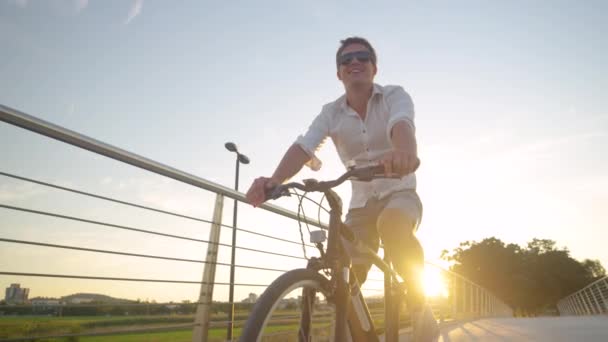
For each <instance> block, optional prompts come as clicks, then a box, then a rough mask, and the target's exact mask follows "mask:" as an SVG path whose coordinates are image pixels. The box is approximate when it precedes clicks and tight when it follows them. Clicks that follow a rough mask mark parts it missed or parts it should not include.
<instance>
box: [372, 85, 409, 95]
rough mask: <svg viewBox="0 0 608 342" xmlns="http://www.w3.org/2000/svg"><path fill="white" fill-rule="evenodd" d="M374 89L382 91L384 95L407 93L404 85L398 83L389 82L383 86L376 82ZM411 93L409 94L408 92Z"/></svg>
mask: <svg viewBox="0 0 608 342" xmlns="http://www.w3.org/2000/svg"><path fill="white" fill-rule="evenodd" d="M374 89H375V90H376V91H377V92H379V93H382V94H383V95H391V94H394V93H406V94H408V93H407V91H406V90H405V89H404V88H403V86H400V85H397V84H387V85H384V86H381V85H379V84H374ZM408 95H409V94H408Z"/></svg>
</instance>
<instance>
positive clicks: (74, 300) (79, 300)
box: [65, 296, 93, 304]
mask: <svg viewBox="0 0 608 342" xmlns="http://www.w3.org/2000/svg"><path fill="white" fill-rule="evenodd" d="M65 301H66V302H67V303H69V304H88V303H91V302H92V301H93V298H91V297H86V296H82V297H78V296H73V297H70V298H66V299H65Z"/></svg>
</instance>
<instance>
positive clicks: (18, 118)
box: [0, 105, 605, 341]
mask: <svg viewBox="0 0 608 342" xmlns="http://www.w3.org/2000/svg"><path fill="white" fill-rule="evenodd" d="M0 121H4V122H7V123H9V124H12V125H14V126H18V127H21V128H24V129H26V130H29V131H32V132H36V133H39V134H41V135H44V136H46V137H50V138H53V139H56V140H59V141H62V142H65V143H68V144H71V145H74V146H77V147H79V148H82V149H85V150H88V151H91V152H94V153H96V154H100V155H103V156H106V157H109V158H112V159H115V160H118V161H121V162H123V163H126V164H130V165H133V166H135V167H138V168H141V169H144V170H147V171H150V172H153V173H155V174H158V175H162V176H165V177H168V178H171V179H174V180H177V181H179V182H182V183H184V184H188V185H191V186H194V187H197V188H199V189H202V190H206V191H209V192H211V193H215V194H217V195H216V196H217V198H216V210H217V209H218V203H223V197H224V196H225V197H228V198H232V199H235V200H237V201H241V202H242V201H244V200H245V198H244V195H243V194H242V193H239V192H236V191H234V190H232V189H229V188H227V187H224V186H222V185H219V184H215V183H213V182H210V181H207V180H205V179H202V178H199V177H197V176H194V175H192V174H188V173H186V172H183V171H180V170H177V169H174V168H172V167H169V166H167V165H164V164H161V163H158V162H155V161H153V160H150V159H147V158H144V157H142V156H139V155H136V154H133V153H130V152H128V151H125V150H122V149H120V148H117V147H114V146H111V145H108V144H105V143H103V142H100V141H97V140H95V139H92V138H90V137H87V136H84V135H81V134H79V133H76V132H74V131H70V130H67V129H65V128H63V127H60V126H57V125H54V124H52V123H49V122H46V121H43V120H40V119H38V118H35V117H33V116H30V115H27V114H25V113H22V112H19V111H17V110H14V109H11V108H8V107H5V106H2V105H0ZM4 171H5V170H0V177H4V178H10V179H13V180H16V181H19V182H26V183H31V184H36V185H37V186H42V187H47V188H51V189H54V190H59V191H61V192H66V193H71V194H76V195H77V196H85V197H87V198H94V199H96V200H101V201H104V202H108V203H112V204H118V205H121V206H127V207H130V208H136V209H137V210H145V211H148V212H153V213H158V214H162V215H169V216H172V217H177V218H180V219H185V220H188V221H192V222H196V223H204V224H210V225H211V227H212V231H213V229H214V227H215V228H217V229H218V233H217V234H218V235H219V230H223V229H236V230H237V231H239V232H242V233H245V234H251V235H253V236H256V237H258V238H261V239H266V240H268V241H272V242H274V243H280V244H285V245H298V246H301V245H302V242H301V241H295V240H291V239H285V238H281V237H277V236H273V235H270V234H264V233H260V231H259V229H255V228H253V227H247V228H248V229H244V228H243V227H241V226H240V225H239V226H237V227H232V225H225V224H222V222H221V208H222V205H221V204H220V205H219V209H220V210H219V215H216V214H217V213H214V218H213V219H211V220H209V219H204V218H200V217H195V216H190V215H184V214H181V213H176V212H171V211H167V210H161V209H158V208H154V207H151V206H145V205H142V204H138V203H131V202H128V201H123V200H120V199H117V198H112V197H108V196H102V195H99V194H95V193H92V192H87V191H83V190H80V189H76V188H75V187H68V186H60V185H57V184H52V183H50V182H44V181H41V180H37V179H33V178H28V177H24V176H22V175H16V174H13V173H10V172H4ZM261 208H263V209H265V210H266V211H269V212H272V213H274V214H278V215H280V216H283V217H286V218H288V219H292V220H298V218H301V215H299V214H298V213H295V212H292V211H288V210H286V209H284V208H281V207H279V206H276V205H271V204H264V205H262V206H261ZM0 210H8V211H13V212H19V213H27V214H30V215H37V216H42V217H49V218H54V219H61V220H66V221H70V222H76V223H84V224H90V225H95V226H100V227H104V228H109V229H113V230H117V231H128V232H131V233H136V234H141V235H142V236H144V235H145V236H150V237H162V238H167V239H173V240H176V241H186V242H194V243H200V244H204V245H206V246H207V258H206V259H205V260H200V259H193V258H183V257H182V258H178V257H173V256H169V255H156V254H146V253H134V252H129V251H124V250H113V249H103V248H92V247H85V246H77V245H71V244H65V243H59V242H53V243H50V242H42V241H35V239H29V238H28V239H14V238H7V237H5V236H0V243H2V244H16V245H23V246H34V247H36V248H52V249H61V250H67V251H74V252H78V253H81V252H84V253H97V254H104V255H117V256H123V257H131V258H142V259H149V260H165V261H173V262H180V263H191V264H203V265H204V266H205V267H212V268H211V269H210V270H208V269H207V268H206V269H205V271H204V274H205V275H204V277H203V281H195V280H185V279H154V278H140V277H126V276H96V275H84V274H55V273H52V272H49V273H37V272H27V270H0V275H4V276H19V277H45V278H63V279H89V280H97V281H127V282H143V283H172V284H194V285H200V286H201V297H200V298H199V300H198V302H194V303H190V304H192V305H196V306H197V307H198V309H199V310H200V309H201V307H203V306H205V307H206V308H207V310H208V309H209V306H210V305H211V299H212V298H211V297H212V292H213V286H240V287H253V288H257V289H259V291H260V292H261V291H263V288H264V287H266V286H267V285H268V284H265V283H258V282H256V281H246V282H238V283H236V282H235V283H230V282H218V281H215V278H214V274H215V266H226V267H230V266H234V267H236V268H237V270H245V269H250V270H255V271H260V272H274V274H277V273H281V272H285V271H286V269H284V268H286V267H284V268H282V267H267V266H268V265H252V264H249V265H244V264H235V265H231V264H230V263H222V262H219V261H217V248H219V247H223V248H232V247H234V248H236V249H238V250H241V251H245V252H248V253H249V252H250V253H256V254H264V255H271V256H273V257H278V258H283V259H284V260H294V261H296V260H297V261H299V262H300V261H301V267H303V266H304V265H305V258H303V257H302V256H301V255H295V254H292V253H281V252H278V251H277V250H276V249H273V248H255V246H242V245H235V246H232V244H226V243H221V242H220V241H219V237H215V238H213V237H212V235H213V234H211V233H210V238H209V239H201V238H194V237H191V236H187V235H180V234H177V233H175V234H173V233H166V232H162V231H158V230H153V229H149V228H146V227H139V226H134V225H123V224H116V223H111V222H106V221H102V220H93V219H91V218H88V217H85V216H81V215H67V214H65V213H61V212H55V211H52V210H39V209H35V208H26V207H23V206H17V205H9V204H6V203H0ZM306 221H307V222H308V224H310V225H314V226H317V227H321V228H326V225H324V224H323V223H321V222H320V218H319V219H312V218H308V217H306ZM293 222H294V223H295V221H293ZM256 228H257V227H256ZM294 236H297V234H296V235H294ZM306 248H308V249H310V250H312V251H314V248H313V247H312V246H310V245H306ZM297 250H298V251H300V252H301V251H302V249H301V248H299V249H297ZM214 253H215V254H214ZM276 264H280V263H275V264H273V265H271V266H274V265H276ZM428 266H430V267H437V266H435V265H428ZM290 268H291V267H290ZM441 273H442V274H443V278H444V279H445V282H446V289H447V293H445V294H443V295H440V296H437V297H436V298H433V299H432V300H431V304H432V305H433V307H434V308H435V310H436V315H437V316H438V317H439V318H441V319H442V320H449V319H465V318H466V319H471V318H477V317H488V316H492V317H495V316H511V315H512V311H511V309H510V308H509V307H508V306H506V305H505V304H504V303H503V302H502V301H500V300H499V299H498V298H497V297H496V296H494V295H492V294H491V293H490V292H489V291H487V290H486V289H484V288H483V287H481V286H479V285H477V284H475V283H473V282H471V281H469V280H467V279H466V278H464V277H462V276H460V275H458V274H455V273H453V272H450V271H446V270H444V269H441ZM375 275H376V276H377V278H376V279H374V273H373V272H372V273H370V277H368V281H367V282H366V284H365V287H364V290H365V291H367V292H368V293H369V292H372V293H374V292H375V293H377V294H381V293H382V292H383V290H382V281H383V280H382V275H381V274H379V273H375ZM277 276H278V274H277ZM275 277H276V276H273V277H272V278H275ZM204 294H206V295H207V297H204V296H203V295H204ZM603 303H605V302H603ZM225 304H234V303H225ZM103 305H104V304H98V305H97V306H99V307H101V306H103ZM121 305H123V306H124V305H132V306H134V307H137V306H138V305H141V306H146V307H148V308H150V307H151V304H150V303H141V304H121ZM156 305H159V306H162V305H168V304H156ZM119 306H120V305H119ZM153 306H154V305H152V307H153ZM3 307H5V308H6V306H0V312H1V311H2V309H3ZM67 309H68V308H67V307H66V310H67ZM201 317H203V318H201ZM201 319H202V320H203V321H201ZM243 319H244V318H243V317H236V319H235V322H234V323H237V325H238V324H241V323H242V321H243ZM228 323H229V322H227V321H226V320H225V318H222V317H216V319H215V320H214V321H213V322H210V318H209V316H201V315H199V314H197V315H196V316H195V321H194V323H193V324H183V323H181V322H180V324H168V325H165V326H162V327H153V328H149V329H124V330H118V329H117V330H110V331H103V332H99V331H95V332H89V333H87V332H86V331H85V332H82V333H76V334H65V333H64V334H59V335H57V336H63V337H72V336H92V335H108V334H113V335H117V334H129V333H142V332H150V333H152V332H157V331H168V330H171V329H174V330H184V329H192V328H194V329H195V331H196V329H199V332H200V328H201V326H205V329H207V328H209V327H217V326H226V325H227V324H228ZM196 336H198V335H196ZM38 337H41V336H38ZM42 337H45V338H47V337H48V336H42ZM51 337H52V336H51ZM206 338H207V336H206V330H204V331H203V336H200V337H198V340H201V341H202V340H206ZM31 339H32V336H17V337H15V336H9V337H6V338H3V337H2V335H1V334H0V341H21V340H31Z"/></svg>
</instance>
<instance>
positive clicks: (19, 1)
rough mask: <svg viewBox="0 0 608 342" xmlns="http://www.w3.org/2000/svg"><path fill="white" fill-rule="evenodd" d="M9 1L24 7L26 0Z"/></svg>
mask: <svg viewBox="0 0 608 342" xmlns="http://www.w3.org/2000/svg"><path fill="white" fill-rule="evenodd" d="M11 2H12V3H14V4H15V5H17V6H18V7H21V8H26V7H27V2H28V0H12V1H11Z"/></svg>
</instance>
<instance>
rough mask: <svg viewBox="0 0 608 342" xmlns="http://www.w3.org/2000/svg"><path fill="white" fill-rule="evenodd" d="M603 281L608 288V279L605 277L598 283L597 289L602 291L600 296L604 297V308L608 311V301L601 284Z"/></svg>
mask: <svg viewBox="0 0 608 342" xmlns="http://www.w3.org/2000/svg"><path fill="white" fill-rule="evenodd" d="M602 283H603V285H604V288H605V289H607V290H608V280H606V279H604V281H602V282H599V283H597V289H598V291H599V292H600V297H602V302H604V310H605V312H606V313H608V301H607V298H606V296H604V292H603V291H602V287H601V286H600V285H601V284H602Z"/></svg>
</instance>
